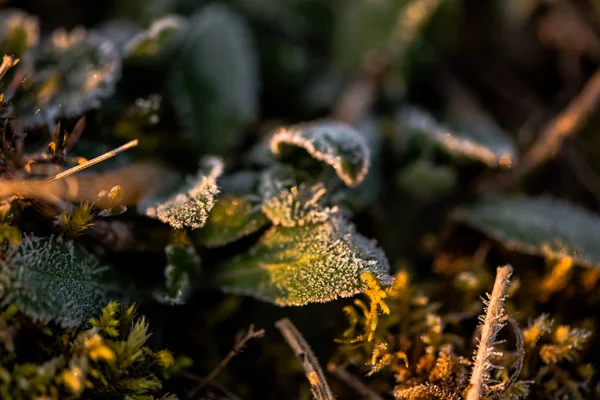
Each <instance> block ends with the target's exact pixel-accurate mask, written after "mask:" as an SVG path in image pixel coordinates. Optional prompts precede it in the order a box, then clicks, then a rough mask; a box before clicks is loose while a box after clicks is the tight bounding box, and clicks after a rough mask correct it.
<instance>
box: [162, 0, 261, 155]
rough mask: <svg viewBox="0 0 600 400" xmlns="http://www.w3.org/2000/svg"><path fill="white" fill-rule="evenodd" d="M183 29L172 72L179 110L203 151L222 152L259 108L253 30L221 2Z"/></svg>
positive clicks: (203, 12) (200, 14)
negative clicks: (182, 36) (252, 38)
mask: <svg viewBox="0 0 600 400" xmlns="http://www.w3.org/2000/svg"><path fill="white" fill-rule="evenodd" d="M185 34H186V36H185V37H184V38H183V39H182V40H183V42H182V46H181V48H180V53H179V55H178V57H177V58H176V60H175V61H174V64H173V68H172V69H171V76H170V85H171V87H170V89H171V90H170V92H171V95H172V98H173V102H174V104H175V111H176V112H177V113H178V114H179V116H180V118H181V120H183V123H184V124H185V127H186V128H187V129H188V131H189V133H190V134H191V135H192V136H193V138H194V140H196V142H197V143H198V145H199V147H200V148H201V149H202V150H203V151H204V152H209V153H216V154H223V153H224V152H226V151H227V149H228V148H229V147H230V146H231V145H234V144H235V143H236V142H237V140H236V139H237V134H238V133H239V132H240V130H241V129H242V128H243V127H244V125H246V124H247V123H248V122H250V121H252V120H254V119H255V118H256V115H257V113H258V111H257V108H258V84H257V82H258V78H259V76H258V62H257V60H256V57H255V50H254V45H253V43H252V41H251V37H252V35H251V32H250V30H249V28H248V27H247V26H246V23H245V22H244V20H243V19H242V18H241V17H240V16H239V15H237V14H236V13H235V12H234V11H232V10H231V9H229V8H228V7H226V6H224V5H221V4H213V5H209V6H207V7H204V8H202V9H200V11H198V12H197V13H196V14H194V15H193V16H192V17H191V18H190V20H189V21H188V29H187V31H186V33H185Z"/></svg>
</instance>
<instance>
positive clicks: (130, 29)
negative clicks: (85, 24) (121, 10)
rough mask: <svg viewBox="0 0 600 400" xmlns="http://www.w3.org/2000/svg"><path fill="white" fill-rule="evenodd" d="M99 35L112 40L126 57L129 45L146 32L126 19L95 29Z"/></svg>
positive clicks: (107, 23) (111, 21) (113, 21)
mask: <svg viewBox="0 0 600 400" xmlns="http://www.w3.org/2000/svg"><path fill="white" fill-rule="evenodd" d="M94 32H96V33H97V34H98V35H101V36H104V37H105V38H107V39H108V40H110V41H111V42H112V43H113V44H114V45H115V47H116V48H117V50H118V51H119V53H120V54H121V56H124V55H125V53H126V51H125V49H126V48H127V45H128V44H129V43H130V42H131V39H133V38H134V37H136V36H138V35H141V34H143V32H144V30H143V29H142V28H141V27H139V26H138V25H137V24H135V23H133V22H131V21H129V20H124V19H116V20H110V21H107V22H105V23H103V24H101V25H99V26H98V27H96V28H95V29H94Z"/></svg>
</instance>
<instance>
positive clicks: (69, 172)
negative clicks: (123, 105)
mask: <svg viewBox="0 0 600 400" xmlns="http://www.w3.org/2000/svg"><path fill="white" fill-rule="evenodd" d="M137 145H138V140H137V139H134V140H132V141H130V142H128V143H125V144H124V145H123V146H120V147H117V148H116V149H113V150H111V151H108V152H106V153H104V154H102V155H100V156H98V157H96V158H92V159H91V160H88V161H86V162H84V163H82V164H79V165H76V166H74V167H72V168H69V169H67V170H65V171H63V172H61V173H60V174H57V175H56V176H54V177H53V178H51V179H49V180H48V182H54V181H57V180H59V179H62V178H65V177H67V176H69V175H73V174H74V173H77V172H79V171H81V170H84V169H86V168H88V167H91V166H92V165H95V164H98V163H100V162H102V161H105V160H108V159H109V158H112V157H114V156H116V155H117V154H119V153H122V152H124V151H125V150H128V149H131V148H132V147H135V146H137Z"/></svg>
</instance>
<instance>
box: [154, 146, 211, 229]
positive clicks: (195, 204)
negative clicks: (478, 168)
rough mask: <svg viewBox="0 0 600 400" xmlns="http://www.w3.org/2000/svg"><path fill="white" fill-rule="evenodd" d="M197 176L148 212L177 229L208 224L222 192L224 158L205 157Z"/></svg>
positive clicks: (193, 227) (194, 227) (195, 227)
mask: <svg viewBox="0 0 600 400" xmlns="http://www.w3.org/2000/svg"><path fill="white" fill-rule="evenodd" d="M204 165H206V168H204V169H201V170H200V172H199V173H198V175H197V176H196V177H195V178H194V179H189V180H188V183H187V184H186V185H185V186H184V188H182V189H180V190H178V191H177V193H175V194H174V195H172V196H170V197H169V198H167V199H166V200H165V201H161V202H158V203H157V204H155V205H154V206H151V207H148V208H147V209H146V210H145V214H146V215H147V216H149V217H152V218H157V219H159V220H160V221H162V222H164V223H167V224H169V225H171V226H172V227H173V228H175V229H184V228H191V229H197V228H201V227H203V226H204V224H205V223H206V220H207V218H208V214H209V213H210V210H211V209H212V208H213V206H214V205H215V201H216V199H215V198H216V196H217V194H218V193H219V188H218V186H217V178H218V177H219V176H220V175H221V174H222V172H223V161H222V160H221V159H220V158H217V157H210V158H208V159H207V160H205V161H204Z"/></svg>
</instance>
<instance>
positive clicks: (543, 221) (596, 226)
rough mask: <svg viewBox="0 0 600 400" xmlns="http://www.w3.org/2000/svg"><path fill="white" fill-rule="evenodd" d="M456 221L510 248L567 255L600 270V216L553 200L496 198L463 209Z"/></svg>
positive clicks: (540, 253)
mask: <svg viewBox="0 0 600 400" xmlns="http://www.w3.org/2000/svg"><path fill="white" fill-rule="evenodd" d="M456 218H457V219H459V220H461V221H464V222H465V223H467V224H468V225H470V226H473V227H474V228H476V229H479V230H481V231H483V232H485V233H486V234H487V235H489V236H491V237H492V238H494V239H496V240H498V241H499V242H501V243H502V244H504V245H505V246H506V247H507V248H509V249H513V250H517V251H521V252H524V253H528V254H539V255H544V256H551V257H552V256H557V257H560V256H564V255H568V256H571V257H572V258H573V260H574V261H575V262H577V263H579V264H581V265H584V266H594V267H600V252H599V246H598V243H599V242H598V238H600V217H599V216H598V215H596V214H593V213H591V212H589V211H587V210H585V209H583V208H580V207H577V206H575V205H572V204H570V203H567V202H565V201H562V200H557V199H552V198H546V197H541V198H511V197H495V198H487V199H483V200H480V201H478V202H477V203H475V204H474V205H473V206H471V207H469V208H466V209H464V210H460V211H458V212H457V213H456Z"/></svg>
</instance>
